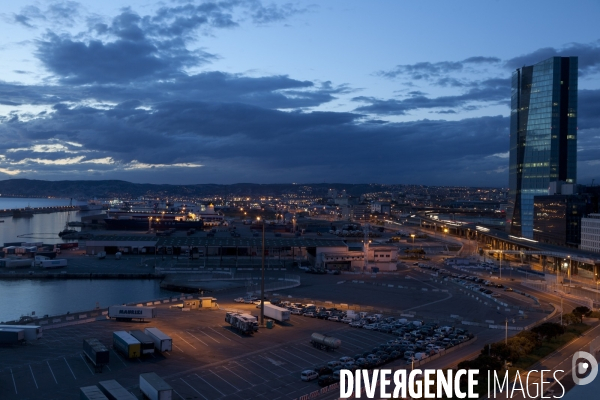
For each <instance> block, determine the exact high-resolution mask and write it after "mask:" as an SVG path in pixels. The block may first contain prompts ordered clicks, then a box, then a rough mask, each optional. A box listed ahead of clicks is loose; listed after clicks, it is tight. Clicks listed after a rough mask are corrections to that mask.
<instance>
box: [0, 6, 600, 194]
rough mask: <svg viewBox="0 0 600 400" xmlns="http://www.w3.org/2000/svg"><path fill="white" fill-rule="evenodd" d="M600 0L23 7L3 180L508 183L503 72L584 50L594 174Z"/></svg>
mask: <svg viewBox="0 0 600 400" xmlns="http://www.w3.org/2000/svg"><path fill="white" fill-rule="evenodd" d="M598 15H600V2H597V1H583V0H582V1H573V2H570V3H569V6H568V7H565V6H564V2H562V1H548V0H546V1H527V2H516V1H486V2H481V1H466V0H465V1H460V2H449V1H441V0H440V1H433V0H432V1H412V2H408V1H391V0H390V1H383V0H382V1H375V2H365V1H355V0H344V1H341V0H340V1H338V0H328V1H323V2H314V1H296V2H288V1H275V2H270V1H264V2H263V1H260V0H246V1H241V0H225V1H218V2H211V1H185V0H173V1H168V0H167V1H131V0H130V1H129V2H126V1H122V0H119V1H116V0H104V1H102V2H96V1H80V2H77V1H52V0H46V1H30V2H28V1H19V2H10V3H9V2H5V3H4V4H3V7H2V10H0V59H1V60H3V62H2V63H0V180H1V179H15V178H29V179H47V180H63V179H69V180H81V179H93V180H99V179H122V180H127V181H131V182H139V183H172V184H199V183H217V184H229V183H242V182H253V183H292V182H296V183H322V182H338V183H389V184H423V185H461V186H495V187H506V186H507V185H508V144H509V122H510V77H511V73H512V71H514V70H515V69H516V68H518V67H521V66H523V65H532V64H535V63H537V62H539V61H542V60H544V59H546V58H548V57H552V56H578V57H579V110H578V182H579V183H583V184H589V183H591V180H592V179H596V181H597V182H599V181H600V176H598V175H599V174H598V173H597V171H598V170H599V168H598V166H599V165H600V151H599V150H600V145H599V141H598V139H599V138H600V113H599V112H598V110H599V107H600V34H599V33H598V29H597V17H598Z"/></svg>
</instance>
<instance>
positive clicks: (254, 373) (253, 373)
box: [234, 361, 267, 382]
mask: <svg viewBox="0 0 600 400" xmlns="http://www.w3.org/2000/svg"><path fill="white" fill-rule="evenodd" d="M234 363H235V364H237V365H238V366H240V367H242V368H244V369H245V370H246V371H248V372H250V373H251V374H252V375H255V376H258V377H259V378H260V379H262V380H263V381H265V382H267V379H265V378H263V377H262V376H260V375H259V374H257V373H256V372H254V371H252V370H250V369H248V368H246V367H244V366H243V365H242V364H240V363H238V362H237V361H234Z"/></svg>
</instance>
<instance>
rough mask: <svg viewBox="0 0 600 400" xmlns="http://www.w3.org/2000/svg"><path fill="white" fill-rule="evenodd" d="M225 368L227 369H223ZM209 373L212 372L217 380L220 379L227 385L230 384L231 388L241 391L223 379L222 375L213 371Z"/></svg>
mask: <svg viewBox="0 0 600 400" xmlns="http://www.w3.org/2000/svg"><path fill="white" fill-rule="evenodd" d="M223 368H225V367H223ZM225 369H227V368H225ZM208 372H210V373H211V374H213V375H214V376H216V377H217V378H219V379H220V380H222V381H223V382H225V383H226V384H228V385H229V386H231V387H232V388H234V389H235V390H236V391H238V392H239V391H240V389H238V388H237V387H235V386H233V384H231V383H229V381H228V380H227V379H225V378H223V377H222V376H221V375H218V374H216V373H215V372H214V371H212V370H211V371H208Z"/></svg>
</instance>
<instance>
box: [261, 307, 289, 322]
mask: <svg viewBox="0 0 600 400" xmlns="http://www.w3.org/2000/svg"><path fill="white" fill-rule="evenodd" d="M265 317H269V318H271V319H274V320H276V321H279V322H284V321H289V320H290V310H288V309H287V308H283V307H278V306H275V305H273V304H268V303H265Z"/></svg>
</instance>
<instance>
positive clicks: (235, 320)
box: [225, 312, 258, 335]
mask: <svg viewBox="0 0 600 400" xmlns="http://www.w3.org/2000/svg"><path fill="white" fill-rule="evenodd" d="M225 322H227V323H229V325H231V327H232V328H233V329H235V330H237V331H238V332H240V333H242V334H244V335H252V334H253V333H254V332H257V331H258V321H257V320H256V317H255V316H253V315H250V314H240V313H236V312H227V313H226V314H225Z"/></svg>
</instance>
